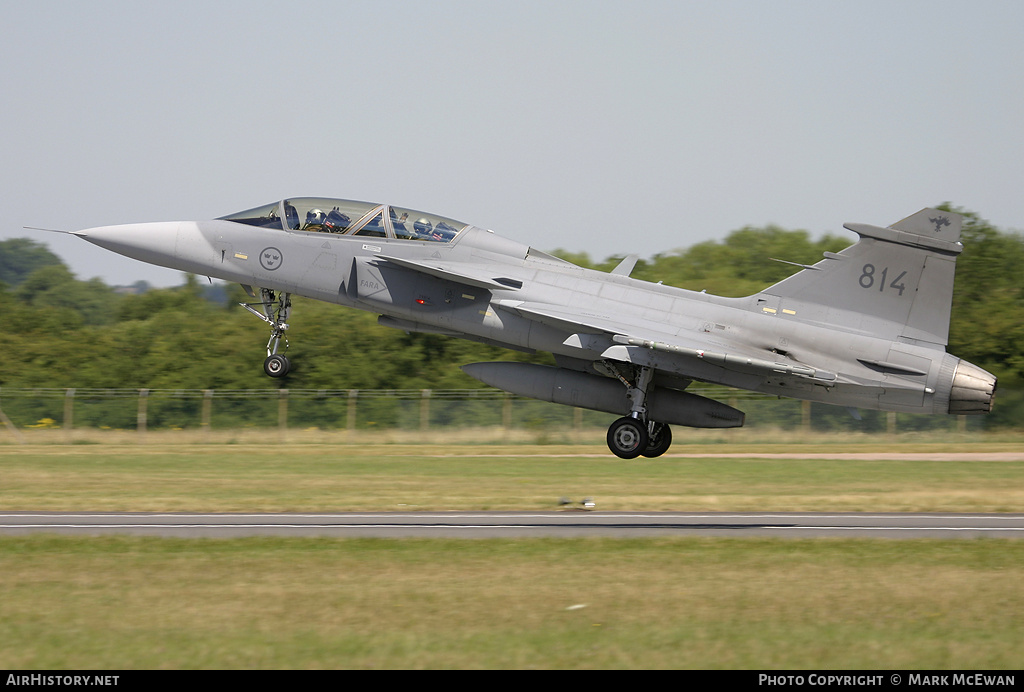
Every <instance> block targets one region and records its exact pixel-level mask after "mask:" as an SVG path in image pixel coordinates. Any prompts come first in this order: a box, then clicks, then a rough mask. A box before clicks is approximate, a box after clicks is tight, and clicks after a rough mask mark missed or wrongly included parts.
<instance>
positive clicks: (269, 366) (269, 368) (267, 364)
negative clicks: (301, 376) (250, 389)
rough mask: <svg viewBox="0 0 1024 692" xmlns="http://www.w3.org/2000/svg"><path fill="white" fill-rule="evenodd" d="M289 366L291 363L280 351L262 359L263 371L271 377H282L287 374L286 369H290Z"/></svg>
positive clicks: (290, 366)
mask: <svg viewBox="0 0 1024 692" xmlns="http://www.w3.org/2000/svg"><path fill="white" fill-rule="evenodd" d="M291 368H292V365H291V363H289V362H288V358H287V357H286V356H283V355H281V354H280V353H275V354H274V355H272V356H268V357H267V359H266V360H265V361H263V372H265V373H267V374H268V375H270V376H271V377H284V376H285V375H287V374H288V371H289V370H291Z"/></svg>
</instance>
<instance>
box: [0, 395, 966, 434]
mask: <svg viewBox="0 0 1024 692" xmlns="http://www.w3.org/2000/svg"><path fill="white" fill-rule="evenodd" d="M687 391H689V392H692V393H694V394H699V395H701V396H705V397H708V398H711V399H716V400H718V401H722V402H724V403H727V404H729V405H730V406H732V407H734V408H738V409H740V410H742V411H744V412H745V413H746V414H747V417H746V425H747V426H748V427H751V426H753V427H757V426H770V427H774V428H780V427H781V428H790V429H802V430H805V431H811V430H814V431H860V432H888V433H895V432H897V431H898V432H908V431H928V430H952V431H960V432H964V431H968V430H971V431H974V430H980V429H983V428H984V425H985V418H984V417H981V416H970V417H968V416H958V417H951V416H922V415H914V414H897V413H892V412H881V411H860V412H855V413H856V415H857V416H859V418H857V417H855V415H854V414H853V413H852V412H850V411H848V410H847V409H843V408H839V407H836V406H829V405H825V404H812V403H811V402H807V401H798V400H793V399H779V398H777V397H774V396H770V395H766V394H760V393H757V392H749V391H745V390H738V389H730V388H726V387H717V386H710V385H705V386H698V385H694V386H691V387H690V388H689V389H688V390H687ZM615 418H616V416H615V415H613V414H608V413H602V412H598V411H590V410H585V409H579V408H570V407H567V406H562V405H559V404H552V403H548V402H544V401H537V400H535V399H527V398H524V397H518V396H515V395H511V394H508V393H506V392H502V391H499V390H495V389H362V390H360V389H86V388H67V389H62V388H13V387H0V420H2V422H3V424H4V425H5V426H6V427H7V429H8V430H10V431H12V432H13V433H14V434H15V435H17V434H18V431H20V430H31V429H64V430H67V431H71V430H81V429H104V430H134V431H137V432H140V433H144V432H146V431H147V430H188V429H193V430H195V429H200V430H231V429H243V428H267V427H277V428H279V429H281V430H288V429H292V430H312V429H318V430H350V431H351V430H403V431H428V430H436V429H460V428H494V427H498V428H503V429H505V430H530V431H535V432H543V431H561V430H581V429H585V428H604V427H607V426H608V425H609V424H610V423H611V422H612V420H614V419H615Z"/></svg>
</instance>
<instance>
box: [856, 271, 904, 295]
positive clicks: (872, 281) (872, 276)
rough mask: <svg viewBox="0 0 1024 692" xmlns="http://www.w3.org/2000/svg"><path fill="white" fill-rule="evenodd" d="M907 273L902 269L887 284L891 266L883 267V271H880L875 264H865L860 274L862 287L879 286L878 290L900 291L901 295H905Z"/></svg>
mask: <svg viewBox="0 0 1024 692" xmlns="http://www.w3.org/2000/svg"><path fill="white" fill-rule="evenodd" d="M906 275H907V272H905V271H902V272H900V273H899V276H897V277H896V278H895V279H893V280H892V281H891V282H890V283H888V284H886V283H885V282H886V280H887V279H888V277H889V267H883V268H882V271H881V273H879V272H878V271H877V269H876V267H875V265H873V264H865V265H864V270H863V271H862V272H861V275H860V287H861V288H874V287H875V286H876V285H877V286H878V291H879V292H883V291H885V290H886V289H891V290H894V291H899V292H900V295H903V291H905V290H906V288H907V285H906V284H905V283H903V277H904V276H906Z"/></svg>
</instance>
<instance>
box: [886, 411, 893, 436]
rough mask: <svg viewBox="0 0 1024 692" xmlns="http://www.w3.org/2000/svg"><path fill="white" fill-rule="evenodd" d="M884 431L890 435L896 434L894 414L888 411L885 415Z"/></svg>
mask: <svg viewBox="0 0 1024 692" xmlns="http://www.w3.org/2000/svg"><path fill="white" fill-rule="evenodd" d="M885 431H886V432H887V433H889V434H890V435H895V434H896V412H895V411H888V412H887V413H886V414H885Z"/></svg>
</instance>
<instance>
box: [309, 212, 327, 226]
mask: <svg viewBox="0 0 1024 692" xmlns="http://www.w3.org/2000/svg"><path fill="white" fill-rule="evenodd" d="M325 218H326V214H324V213H323V212H322V211H320V210H319V209H310V210H309V211H307V212H306V225H309V224H322V223H323V222H324V219H325Z"/></svg>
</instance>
